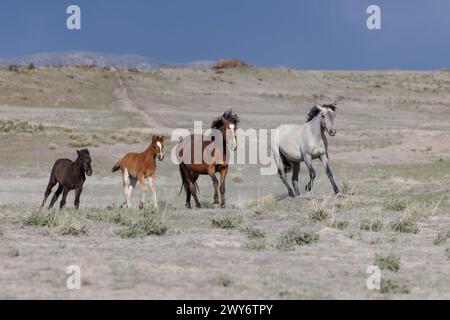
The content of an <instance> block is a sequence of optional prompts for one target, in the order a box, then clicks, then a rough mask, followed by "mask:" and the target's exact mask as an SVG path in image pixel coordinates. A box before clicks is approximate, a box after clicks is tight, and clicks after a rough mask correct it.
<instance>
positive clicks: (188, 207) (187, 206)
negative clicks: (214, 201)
mask: <svg viewBox="0 0 450 320" xmlns="http://www.w3.org/2000/svg"><path fill="white" fill-rule="evenodd" d="M184 206H185V207H186V208H187V209H192V207H191V204H190V203H186V204H185V205H184Z"/></svg>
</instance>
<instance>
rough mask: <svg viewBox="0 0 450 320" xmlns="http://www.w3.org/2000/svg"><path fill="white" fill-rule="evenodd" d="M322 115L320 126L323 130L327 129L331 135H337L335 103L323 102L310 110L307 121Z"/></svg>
mask: <svg viewBox="0 0 450 320" xmlns="http://www.w3.org/2000/svg"><path fill="white" fill-rule="evenodd" d="M317 116H320V127H321V128H322V130H327V132H328V134H329V135H330V136H335V135H336V127H335V126H334V118H335V116H336V105H335V104H323V105H321V106H315V107H313V108H312V109H311V111H309V114H308V118H307V119H306V122H309V121H311V120H312V119H314V118H316V117H317Z"/></svg>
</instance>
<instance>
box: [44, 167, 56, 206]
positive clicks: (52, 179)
mask: <svg viewBox="0 0 450 320" xmlns="http://www.w3.org/2000/svg"><path fill="white" fill-rule="evenodd" d="M56 183H57V181H56V177H55V176H54V174H53V172H52V173H51V175H50V180H49V181H48V185H47V189H45V194H44V201H42V205H41V207H42V208H43V207H44V205H45V202H46V201H47V198H48V196H49V195H50V193H52V189H53V187H54V186H55V184H56Z"/></svg>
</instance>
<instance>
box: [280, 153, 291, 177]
mask: <svg viewBox="0 0 450 320" xmlns="http://www.w3.org/2000/svg"><path fill="white" fill-rule="evenodd" d="M280 158H281V161H282V162H283V166H284V171H285V172H286V173H288V172H290V171H291V170H292V164H291V162H290V161H289V160H288V159H287V158H286V156H285V155H284V154H283V152H281V151H280Z"/></svg>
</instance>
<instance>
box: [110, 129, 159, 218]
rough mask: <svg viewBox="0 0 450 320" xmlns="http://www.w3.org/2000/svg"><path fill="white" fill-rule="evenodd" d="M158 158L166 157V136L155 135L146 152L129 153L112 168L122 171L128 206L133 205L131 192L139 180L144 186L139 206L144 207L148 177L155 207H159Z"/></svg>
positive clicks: (114, 170)
mask: <svg viewBox="0 0 450 320" xmlns="http://www.w3.org/2000/svg"><path fill="white" fill-rule="evenodd" d="M156 158H158V160H159V161H162V160H163V159H164V136H158V135H153V136H152V142H151V143H150V145H149V146H148V147H147V149H146V150H145V151H144V152H141V153H135V152H130V153H127V154H126V155H125V156H124V157H123V158H122V159H121V160H120V161H119V162H117V163H116V164H115V165H114V167H113V168H112V172H116V171H118V170H119V169H120V170H121V172H122V179H123V192H124V194H125V198H126V206H127V208H130V207H131V192H132V191H133V189H134V188H135V186H136V182H137V181H139V183H140V184H141V187H142V199H141V202H140V204H139V208H140V209H142V208H143V207H144V203H145V193H146V192H147V185H146V184H145V179H147V178H148V181H149V185H150V188H151V189H152V193H153V204H154V206H155V208H157V207H158V200H157V198H156V183H155V179H156V176H155V172H156V161H155V160H156Z"/></svg>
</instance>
